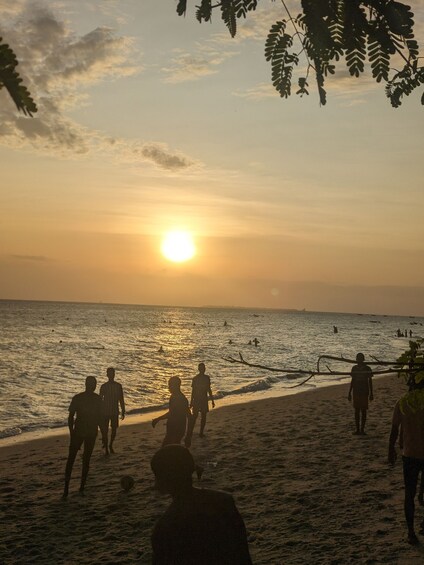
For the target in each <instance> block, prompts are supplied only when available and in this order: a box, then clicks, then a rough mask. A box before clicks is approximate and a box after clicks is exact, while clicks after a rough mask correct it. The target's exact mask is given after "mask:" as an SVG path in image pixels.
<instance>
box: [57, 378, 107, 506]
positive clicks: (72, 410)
mask: <svg viewBox="0 0 424 565" xmlns="http://www.w3.org/2000/svg"><path fill="white" fill-rule="evenodd" d="M96 386H97V380H96V378H95V377H87V378H86V379H85V391H84V392H81V393H80V394H77V395H75V396H74V397H73V399H72V401H71V404H70V406H69V418H68V427H69V434H70V444H69V455H68V461H67V462H66V469H65V489H64V491H63V498H66V497H67V496H68V492H69V483H70V480H71V474H72V467H73V466H74V462H75V458H76V456H77V453H78V451H79V450H80V448H81V447H82V446H84V451H83V454H82V474H81V484H80V489H79V491H80V493H81V494H83V492H84V487H85V483H86V480H87V475H88V469H89V467H90V459H91V454H92V453H93V449H94V444H95V443H96V437H97V431H98V428H99V427H102V401H101V398H100V396H99V395H98V394H96V393H95V392H94V391H95V390H96ZM75 415H76V418H75Z"/></svg>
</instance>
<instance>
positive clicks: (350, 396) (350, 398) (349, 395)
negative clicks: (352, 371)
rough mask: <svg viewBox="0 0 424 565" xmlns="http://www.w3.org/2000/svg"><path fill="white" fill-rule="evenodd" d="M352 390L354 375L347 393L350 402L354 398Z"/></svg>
mask: <svg viewBox="0 0 424 565" xmlns="http://www.w3.org/2000/svg"><path fill="white" fill-rule="evenodd" d="M352 390H353V376H352V378H351V381H350V388H349V394H348V395H347V399H348V400H349V402H350V401H351V400H352Z"/></svg>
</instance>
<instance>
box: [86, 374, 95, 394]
mask: <svg viewBox="0 0 424 565" xmlns="http://www.w3.org/2000/svg"><path fill="white" fill-rule="evenodd" d="M96 386H97V379H96V377H91V376H90V377H87V378H86V379H85V390H86V391H87V392H94V391H95V390H96Z"/></svg>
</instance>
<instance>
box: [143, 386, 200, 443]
mask: <svg viewBox="0 0 424 565" xmlns="http://www.w3.org/2000/svg"><path fill="white" fill-rule="evenodd" d="M168 388H169V392H170V393H171V396H170V398H169V410H168V412H165V414H162V416H158V417H157V418H154V419H153V420H152V426H153V427H155V426H156V424H157V423H158V422H160V421H161V420H166V435H165V438H164V440H163V443H162V446H164V445H169V444H170V443H180V442H181V440H182V439H183V437H184V435H185V433H186V431H187V429H189V431H190V429H191V426H190V427H188V426H187V423H188V421H190V419H191V412H190V409H189V407H188V400H187V398H186V396H185V395H184V394H183V393H182V392H181V379H180V378H179V377H171V378H170V379H169V381H168ZM186 445H188V446H189V445H190V437H188V434H187V438H186Z"/></svg>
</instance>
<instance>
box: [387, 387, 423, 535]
mask: <svg viewBox="0 0 424 565" xmlns="http://www.w3.org/2000/svg"><path fill="white" fill-rule="evenodd" d="M399 429H401V430H402V436H401V437H402V449H403V454H402V463H403V480H404V485H405V500H404V511H405V519H406V525H407V528H408V537H407V541H408V543H410V544H411V545H416V544H418V543H419V540H418V538H417V535H416V534H415V528H414V517H415V502H414V499H415V494H416V492H417V483H418V475H419V473H420V471H421V473H423V472H424V380H422V381H421V382H419V383H415V381H412V382H410V390H409V392H407V393H406V394H405V395H404V396H403V397H402V398H401V399H400V400H398V402H397V403H396V405H395V408H394V411H393V419H392V429H391V432H390V438H389V453H388V461H389V464H391V465H394V464H395V462H396V459H397V454H396V448H395V444H396V440H397V437H398V434H399ZM421 477H422V475H421ZM419 533H420V534H424V519H423V520H422V521H421V524H420V531H419Z"/></svg>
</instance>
